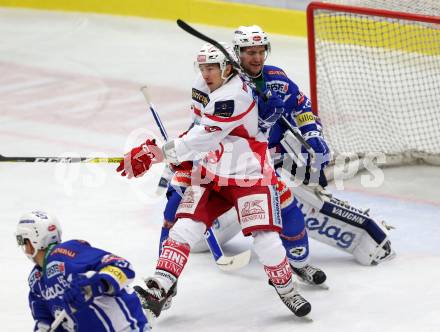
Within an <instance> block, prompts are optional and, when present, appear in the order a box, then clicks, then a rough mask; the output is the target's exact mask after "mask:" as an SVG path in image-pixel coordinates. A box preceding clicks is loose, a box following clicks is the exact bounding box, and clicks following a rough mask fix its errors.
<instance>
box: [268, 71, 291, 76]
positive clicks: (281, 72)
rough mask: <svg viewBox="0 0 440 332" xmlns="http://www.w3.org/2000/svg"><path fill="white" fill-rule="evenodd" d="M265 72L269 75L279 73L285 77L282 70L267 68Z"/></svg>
mask: <svg viewBox="0 0 440 332" xmlns="http://www.w3.org/2000/svg"><path fill="white" fill-rule="evenodd" d="M267 73H268V74H269V75H281V76H285V77H287V75H286V73H285V72H284V71H282V70H269V71H268V72H267Z"/></svg>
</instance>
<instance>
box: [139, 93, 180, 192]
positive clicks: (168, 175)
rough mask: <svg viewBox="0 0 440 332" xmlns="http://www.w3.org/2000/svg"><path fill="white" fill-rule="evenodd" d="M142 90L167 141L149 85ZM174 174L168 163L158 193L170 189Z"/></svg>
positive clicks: (166, 134)
mask: <svg viewBox="0 0 440 332" xmlns="http://www.w3.org/2000/svg"><path fill="white" fill-rule="evenodd" d="M141 92H142V94H143V95H144V98H145V101H146V102H147V105H148V109H149V110H150V112H151V115H153V118H154V122H156V125H157V127H158V128H159V131H160V133H161V135H162V137H163V139H164V140H165V141H168V133H167V131H166V129H165V127H164V126H163V123H162V121H161V120H160V116H159V113H157V111H156V108H155V106H154V104H153V103H152V102H151V99H150V95H149V93H148V88H147V86H143V87H141ZM172 176H173V172H172V171H171V169H170V167H169V166H168V164H167V165H165V168H164V170H163V173H162V175H161V177H160V180H159V184H158V185H157V190H156V194H157V195H162V194H163V193H164V192H165V191H166V190H167V189H168V183H169V182H170V180H171V178H172Z"/></svg>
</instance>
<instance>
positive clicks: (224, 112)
mask: <svg viewBox="0 0 440 332" xmlns="http://www.w3.org/2000/svg"><path fill="white" fill-rule="evenodd" d="M233 113H234V101H233V100H224V101H216V102H215V104H214V115H216V116H220V117H222V118H230V117H231V116H232V114H233Z"/></svg>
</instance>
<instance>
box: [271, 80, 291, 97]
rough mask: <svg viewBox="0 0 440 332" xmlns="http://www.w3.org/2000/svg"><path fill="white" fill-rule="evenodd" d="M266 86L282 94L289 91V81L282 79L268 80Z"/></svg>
mask: <svg viewBox="0 0 440 332" xmlns="http://www.w3.org/2000/svg"><path fill="white" fill-rule="evenodd" d="M266 87H267V88H268V89H271V90H272V91H276V92H279V93H282V94H286V93H287V91H289V83H288V82H284V81H278V80H276V81H269V82H267V83H266Z"/></svg>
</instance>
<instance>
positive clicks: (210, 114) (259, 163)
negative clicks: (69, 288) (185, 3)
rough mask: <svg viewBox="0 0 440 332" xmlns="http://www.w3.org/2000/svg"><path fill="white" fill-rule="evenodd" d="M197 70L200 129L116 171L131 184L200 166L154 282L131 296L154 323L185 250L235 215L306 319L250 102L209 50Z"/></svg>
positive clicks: (145, 149) (140, 150) (148, 148)
mask: <svg viewBox="0 0 440 332" xmlns="http://www.w3.org/2000/svg"><path fill="white" fill-rule="evenodd" d="M229 49H230V48H229ZM231 54H232V53H231ZM197 63H198V65H199V68H200V71H201V75H200V77H199V78H198V79H197V81H196V83H195V84H194V86H193V100H194V95H196V98H195V99H196V100H194V104H193V107H194V109H195V110H196V111H198V112H200V115H201V120H200V123H199V124H195V125H194V126H193V127H192V128H191V129H190V130H189V131H188V132H187V134H186V135H185V136H183V137H181V138H178V139H174V140H172V141H169V142H167V143H165V144H164V146H163V147H162V149H160V148H159V147H157V145H156V144H155V142H153V141H151V140H148V141H147V142H145V143H144V144H143V145H141V146H140V147H137V148H134V149H133V150H132V151H131V152H130V153H127V154H126V155H125V157H124V161H123V162H121V164H120V166H119V167H118V170H120V171H122V174H123V175H127V176H128V177H133V176H134V177H137V176H142V174H144V173H145V172H146V171H147V170H148V169H149V168H150V166H151V164H152V163H156V162H161V161H163V160H164V159H165V160H166V161H167V162H168V163H171V164H173V165H175V166H176V167H178V166H179V165H180V164H182V163H183V162H185V161H199V166H200V167H199V168H198V169H199V170H200V176H199V177H197V174H194V172H193V179H197V178H198V179H199V180H200V181H199V183H197V182H195V181H196V180H193V182H192V185H191V186H190V187H188V188H187V189H186V191H185V193H184V196H183V198H182V200H181V202H180V204H179V208H178V211H177V214H176V216H177V221H176V223H175V225H174V227H173V228H172V229H171V231H170V234H169V237H168V239H167V240H166V241H165V242H164V244H163V250H162V252H161V255H160V257H159V259H158V262H157V265H156V271H155V273H154V276H152V277H150V278H148V279H147V281H146V284H147V288H146V290H144V289H137V291H138V293H139V294H141V295H142V296H143V298H144V300H145V304H146V307H147V308H148V309H149V310H151V311H152V312H153V313H154V314H155V315H156V316H158V315H159V314H160V312H161V310H162V307H163V305H164V303H165V301H166V298H167V294H168V293H169V291H170V289H171V288H172V287H173V285H175V283H176V282H177V280H178V278H179V276H180V274H181V273H182V270H183V269H184V267H185V265H186V262H187V260H188V257H189V253H190V248H191V246H192V245H194V244H195V243H196V242H198V241H199V239H201V237H202V236H203V234H204V232H205V230H206V227H209V226H211V225H212V223H213V221H214V220H215V219H216V218H217V217H218V216H219V215H221V214H223V213H225V212H226V211H228V210H229V209H231V208H235V209H236V211H237V215H238V216H239V222H240V225H241V228H242V232H243V234H244V235H245V236H252V237H253V239H254V242H253V245H254V251H255V252H256V254H257V256H258V257H259V260H260V262H261V263H262V264H263V265H264V270H265V272H266V273H267V276H268V278H269V280H270V283H271V284H272V285H273V287H274V288H275V290H276V292H277V293H278V295H279V296H280V298H281V300H282V301H283V303H284V304H285V305H286V306H287V307H288V308H289V309H290V310H291V311H292V312H293V313H294V314H295V315H296V316H305V315H307V314H308V313H309V312H310V310H311V305H310V303H309V302H308V301H306V300H305V299H304V298H303V297H302V296H301V295H300V294H299V293H298V291H297V285H296V284H295V282H294V279H293V278H292V276H293V272H292V269H291V267H290V265H289V263H288V260H287V257H286V251H285V249H284V248H283V246H282V243H281V240H280V238H279V235H278V233H279V232H280V230H281V217H280V203H279V198H278V194H277V191H276V189H275V187H274V185H275V184H276V183H277V178H276V175H275V172H274V169H273V166H272V160H271V158H270V155H269V151H268V148H267V137H266V135H265V134H264V133H263V132H262V131H261V129H260V128H259V126H258V110H257V107H256V98H254V95H253V91H252V89H251V88H250V87H249V86H248V85H247V84H246V83H245V82H244V81H243V80H242V79H241V78H240V77H239V76H238V75H236V73H235V71H234V70H233V68H232V66H231V65H230V64H229V63H228V62H227V59H226V57H225V56H224V55H223V54H222V53H221V52H220V51H219V50H218V49H216V48H215V47H213V46H212V45H209V44H207V45H204V46H203V47H202V48H201V50H200V51H199V53H198V56H197Z"/></svg>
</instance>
